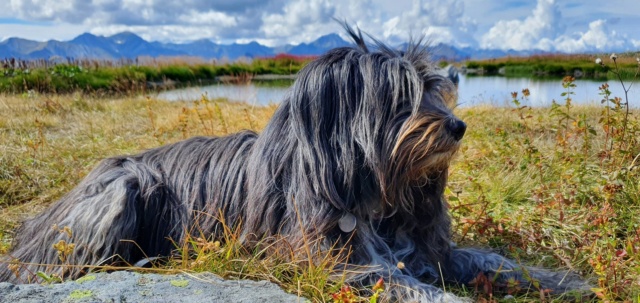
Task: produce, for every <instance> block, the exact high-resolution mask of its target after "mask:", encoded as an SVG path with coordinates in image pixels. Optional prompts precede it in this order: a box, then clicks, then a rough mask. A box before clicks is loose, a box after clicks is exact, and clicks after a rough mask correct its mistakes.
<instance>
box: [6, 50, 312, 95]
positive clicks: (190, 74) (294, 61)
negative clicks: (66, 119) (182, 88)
mask: <svg viewBox="0 0 640 303" xmlns="http://www.w3.org/2000/svg"><path fill="white" fill-rule="evenodd" d="M311 59H313V57H300V56H291V55H278V56H276V57H273V58H256V59H254V60H252V61H251V62H242V61H238V62H231V63H220V62H209V63H207V62H202V61H196V62H189V61H181V60H180V59H179V58H178V59H174V60H168V59H167V60H166V61H151V62H148V63H140V64H135V63H132V62H129V63H126V64H124V65H119V64H115V65H114V64H108V63H104V62H99V61H92V60H82V61H77V62H69V63H64V64H43V63H41V62H30V61H20V62H17V63H14V64H13V65H7V66H4V67H0V92H3V93H10V94H22V93H27V92H32V93H34V92H35V93H41V94H55V93H73V92H77V91H81V92H84V93H88V94H103V95H111V96H126V95H131V94H136V93H138V94H139V93H145V92H147V91H154V90H157V89H159V88H160V89H162V88H165V87H167V86H169V87H171V86H173V85H197V84H200V83H202V82H204V83H207V82H214V81H220V78H221V77H222V78H225V77H226V78H229V77H231V78H233V79H231V81H247V80H250V79H251V78H252V77H253V76H255V75H281V76H283V75H294V74H296V73H297V72H298V71H299V70H300V69H301V68H302V67H303V66H304V65H305V64H307V63H308V62H309V61H310V60H311ZM185 60H186V59H185ZM14 65H15V66H14ZM223 81H224V80H223Z"/></svg>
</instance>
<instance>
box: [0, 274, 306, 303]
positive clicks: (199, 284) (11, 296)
mask: <svg viewBox="0 0 640 303" xmlns="http://www.w3.org/2000/svg"><path fill="white" fill-rule="evenodd" d="M305 301H306V300H305V299H304V298H300V297H297V296H295V295H292V294H287V293H286V292H284V291H283V290H282V289H280V288H279V287H278V286H277V285H275V284H273V283H269V282H267V281H260V282H256V281H249V280H239V281H238V280H234V281H231V280H224V279H222V278H220V277H218V276H216V275H214V274H211V273H200V274H193V275H190V274H178V275H159V274H140V273H134V272H128V271H117V272H113V273H97V274H89V275H87V276H85V277H83V278H80V279H78V280H77V281H68V282H65V283H60V284H51V285H40V284H11V283H6V282H5V283H0V302H11V303H36V302H37V303H40V302H64V303H76V302H78V303H85V302H91V303H93V302H100V303H102V302H105V303H106V302H109V303H116V302H117V303H125V302H128V303H132V302H157V303H159V302H247V303H248V302H305Z"/></svg>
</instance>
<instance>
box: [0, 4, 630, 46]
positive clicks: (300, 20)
mask: <svg viewBox="0 0 640 303" xmlns="http://www.w3.org/2000/svg"><path fill="white" fill-rule="evenodd" d="M621 1H626V2H628V3H630V4H629V5H632V4H633V3H631V2H632V1H636V0H621ZM517 2H518V3H520V4H525V5H528V4H527V2H526V1H517ZM559 2H560V1H557V0H537V2H536V6H535V8H533V9H531V11H530V12H529V13H528V16H525V17H523V18H518V19H511V18H507V19H504V20H498V21H497V22H495V24H492V26H486V25H482V24H481V25H480V26H479V25H478V21H476V19H474V18H480V19H478V20H480V22H485V23H486V22H488V20H490V18H488V17H487V16H484V15H486V14H488V13H491V14H492V16H494V17H495V16H499V18H504V16H510V14H511V15H512V14H514V13H515V14H522V13H527V12H526V10H527V8H525V9H524V10H523V8H522V5H517V6H514V5H512V4H513V3H514V1H507V2H503V1H500V2H499V3H498V0H494V1H493V2H491V1H489V2H488V3H487V4H486V5H485V4H482V5H478V4H475V2H472V1H470V0H395V1H387V0H350V1H340V0H233V1H230V0H181V1H163V0H5V1H0V23H3V26H2V27H0V35H1V36H6V35H17V36H22V37H24V38H30V39H39V40H42V39H44V37H53V38H56V37H57V39H68V38H69V36H71V35H75V34H76V33H78V32H80V31H82V32H85V31H89V32H91V33H94V34H100V35H112V34H116V33H118V32H121V31H131V32H134V33H136V34H139V35H141V36H142V37H143V38H145V39H147V40H154V41H163V42H186V41H193V40H197V39H211V40H213V41H215V42H219V43H231V42H248V41H259V42H260V43H263V44H267V45H270V46H275V45H282V44H286V43H300V42H310V41H312V40H315V39H317V38H318V37H320V36H321V35H325V34H329V33H342V29H341V28H340V26H339V24H338V23H337V22H334V21H333V18H337V19H339V20H347V21H348V22H349V23H350V24H352V25H356V26H358V27H360V28H362V29H363V30H365V31H366V32H368V33H369V34H371V35H372V36H374V37H377V38H380V39H381V40H383V41H385V42H387V43H390V44H392V45H393V44H398V43H403V42H406V41H407V40H408V39H409V38H415V37H420V36H421V35H424V36H425V37H426V38H427V39H428V40H429V41H430V42H431V43H432V44H437V43H447V44H452V45H454V46H459V47H460V46H463V47H464V46H471V47H476V46H480V47H482V48H497V49H503V50H508V49H514V50H528V49H541V50H547V51H563V52H584V51H594V50H595V51H609V50H613V49H615V50H616V51H620V50H633V49H636V50H637V49H638V48H640V40H634V39H631V38H637V37H631V38H628V37H627V36H626V35H632V32H630V31H628V30H627V29H628V28H635V27H637V26H636V25H637V24H640V22H638V21H634V20H635V19H634V18H628V17H625V16H626V15H624V14H622V13H621V12H624V10H622V9H621V8H618V11H616V12H614V13H610V12H598V13H597V14H594V13H593V12H590V13H588V14H584V15H581V14H577V13H576V11H577V10H578V8H576V7H579V9H580V10H582V11H584V10H585V9H586V8H587V7H588V6H593V5H596V4H594V2H591V4H588V3H587V4H585V2H584V1H583V2H580V4H579V5H578V4H575V3H574V4H571V5H570V7H569V5H567V4H564V3H565V2H562V3H560V4H558V3H559ZM465 3H466V4H468V5H471V8H472V10H473V11H467V10H469V7H466V6H465ZM559 5H565V6H567V7H568V8H571V9H572V10H565V8H563V9H560V8H559ZM616 7H617V6H616ZM483 9H484V10H483ZM620 10H622V11H620ZM561 11H562V12H565V13H567V14H569V16H567V17H566V18H563V16H562V14H561ZM470 16H474V18H471V17H470ZM594 16H595V17H594ZM618 16H622V17H618ZM585 19H586V21H585ZM3 20H4V21H3ZM565 21H566V22H570V24H568V26H565V24H564V22H565ZM589 22H590V23H589ZM582 24H589V25H588V26H586V25H582ZM478 28H482V30H483V31H484V34H482V33H478ZM566 28H570V29H571V33H566V32H565V29H566ZM611 28H617V29H619V30H620V31H621V33H622V34H619V33H616V31H614V30H611ZM63 32H64V33H65V34H61V33H63ZM20 33H25V35H21V34H20ZM624 33H626V35H625V34H624ZM343 37H344V38H346V37H345V36H344V35H343Z"/></svg>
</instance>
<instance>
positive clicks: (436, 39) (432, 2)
mask: <svg viewBox="0 0 640 303" xmlns="http://www.w3.org/2000/svg"><path fill="white" fill-rule="evenodd" d="M383 27H384V32H383V36H384V38H386V39H387V40H390V41H395V42H403V41H407V40H408V39H409V38H411V37H416V36H417V35H421V34H423V35H425V36H426V38H427V39H428V40H429V41H431V42H432V43H450V44H454V45H459V46H470V45H475V44H476V42H475V40H474V39H473V37H472V35H473V33H474V32H475V29H476V23H475V21H474V20H471V19H469V18H468V17H465V15H464V2H463V1H462V0H454V1H448V0H414V1H413V3H412V7H411V9H410V10H408V11H405V12H403V13H402V14H401V15H400V16H394V17H392V18H390V19H388V20H387V21H386V22H384V25H383Z"/></svg>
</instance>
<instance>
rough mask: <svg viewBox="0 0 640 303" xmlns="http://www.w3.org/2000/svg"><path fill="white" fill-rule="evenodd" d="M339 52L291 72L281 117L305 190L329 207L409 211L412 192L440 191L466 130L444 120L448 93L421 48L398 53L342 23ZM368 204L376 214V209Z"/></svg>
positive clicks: (448, 117) (449, 117) (450, 101)
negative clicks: (345, 39)
mask: <svg viewBox="0 0 640 303" xmlns="http://www.w3.org/2000/svg"><path fill="white" fill-rule="evenodd" d="M347 31H348V33H349V34H350V35H351V36H352V38H353V40H354V41H355V43H356V44H357V46H356V47H344V48H337V49H333V50H331V51H329V52H328V53H326V54H325V55H323V56H321V57H320V58H318V59H317V60H315V61H312V62H310V63H309V64H308V65H307V66H306V67H305V68H303V70H302V71H301V72H300V73H299V74H298V78H297V81H296V82H295V83H294V86H293V88H292V90H291V91H290V93H289V96H288V97H287V98H286V99H285V101H284V102H283V104H282V105H283V106H282V107H281V109H280V110H281V111H283V112H282V113H281V114H282V115H283V116H284V115H286V116H287V119H288V120H289V121H290V122H291V124H290V125H291V127H292V131H295V133H294V134H292V135H291V136H294V137H295V139H294V140H295V141H296V142H297V143H296V144H297V150H298V151H299V155H298V158H299V159H300V160H301V163H304V164H300V165H301V166H302V167H301V168H302V169H303V170H306V172H307V176H308V178H309V179H308V180H306V181H305V182H308V184H309V185H311V187H312V188H313V189H314V191H316V193H317V194H319V195H322V196H324V197H325V198H326V200H328V201H332V202H333V204H334V206H336V207H337V208H341V209H350V210H353V209H354V208H357V207H360V204H362V203H361V202H358V201H363V200H364V201H382V202H383V203H381V204H382V205H380V208H381V209H378V210H376V211H378V212H384V213H385V215H388V214H390V213H392V212H393V213H395V212H396V211H398V210H399V209H405V210H407V211H411V210H412V209H413V208H414V203H415V202H416V201H414V200H415V199H419V197H415V195H416V191H415V189H416V188H425V187H429V188H428V189H425V190H424V191H427V190H428V191H429V192H431V193H432V194H434V195H441V194H442V193H441V192H440V193H438V191H441V190H443V189H444V185H445V183H446V174H447V169H448V166H449V163H450V161H451V159H452V157H453V155H454V154H455V152H456V151H457V150H458V148H459V146H460V139H461V138H462V136H463V135H464V133H465V130H466V125H465V124H464V123H463V122H462V121H461V120H460V119H458V118H456V117H455V116H454V115H453V114H452V108H453V106H454V105H455V103H456V98H457V96H456V87H455V85H454V84H453V83H452V82H451V81H450V80H449V79H447V78H445V77H443V76H441V75H439V74H438V73H437V72H436V70H435V66H434V65H433V64H432V62H431V61H430V59H429V54H428V51H427V48H426V47H425V46H424V45H422V44H421V43H420V42H417V43H410V45H409V46H408V47H407V48H406V50H404V51H398V50H394V49H392V48H389V47H387V46H385V45H384V44H382V43H379V42H377V41H375V40H374V46H373V47H372V48H373V49H374V50H369V47H367V46H366V45H365V42H364V39H363V37H362V35H361V33H360V32H358V33H356V32H354V31H353V30H352V29H350V28H349V27H347ZM374 208H378V207H377V206H374Z"/></svg>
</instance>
